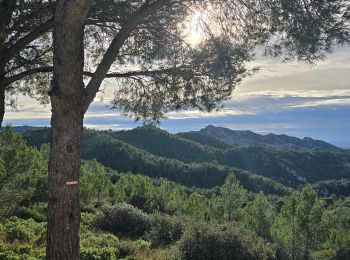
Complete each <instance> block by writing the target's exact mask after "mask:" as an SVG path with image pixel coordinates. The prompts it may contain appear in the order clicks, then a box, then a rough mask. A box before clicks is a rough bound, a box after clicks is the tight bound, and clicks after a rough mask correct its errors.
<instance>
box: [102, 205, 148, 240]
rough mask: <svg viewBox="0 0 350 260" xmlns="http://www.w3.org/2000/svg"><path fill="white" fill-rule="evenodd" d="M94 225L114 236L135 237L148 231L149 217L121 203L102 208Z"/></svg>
mask: <svg viewBox="0 0 350 260" xmlns="http://www.w3.org/2000/svg"><path fill="white" fill-rule="evenodd" d="M95 225H96V226H97V227H98V228H100V229H102V230H105V231H109V232H112V233H114V234H119V235H125V236H131V237H135V236H142V235H144V234H145V232H146V231H149V230H150V228H151V217H150V216H148V215H147V214H146V213H144V212H143V211H142V210H140V209H137V208H135V207H133V206H131V205H129V204H126V203H121V204H116V205H114V206H109V207H105V208H103V209H102V213H101V214H100V215H99V216H98V217H97V219H96V221H95Z"/></svg>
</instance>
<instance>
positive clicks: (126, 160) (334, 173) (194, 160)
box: [24, 126, 350, 193]
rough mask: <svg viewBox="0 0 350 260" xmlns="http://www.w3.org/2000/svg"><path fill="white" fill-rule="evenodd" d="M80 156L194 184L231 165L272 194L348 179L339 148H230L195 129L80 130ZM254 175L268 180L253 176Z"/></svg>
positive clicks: (209, 181) (213, 179)
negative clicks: (185, 131)
mask: <svg viewBox="0 0 350 260" xmlns="http://www.w3.org/2000/svg"><path fill="white" fill-rule="evenodd" d="M24 136H25V138H26V139H27V141H28V143H29V144H30V145H36V146H40V145H41V144H42V143H48V142H49V130H48V129H42V130H36V131H29V132H27V133H26V134H25V135H24ZM193 136H195V138H192V137H193ZM83 158H84V159H91V158H96V159H97V160H98V161H100V162H101V163H103V164H104V165H105V166H108V167H111V168H113V169H116V170H119V171H132V172H135V173H142V174H145V175H148V176H151V177H166V178H168V179H170V180H174V181H177V182H180V183H182V184H185V185H188V186H199V187H214V186H217V185H220V184H222V182H223V180H224V179H225V177H226V175H227V172H228V171H230V170H232V168H235V171H236V172H237V173H238V172H240V173H241V177H240V178H238V179H241V182H242V184H244V185H247V186H250V189H253V190H257V189H259V188H260V189H261V187H265V190H269V192H272V193H275V192H277V193H278V192H280V187H277V186H276V185H275V184H276V182H278V183H281V184H283V185H286V186H290V187H293V188H296V187H298V186H299V185H301V184H305V183H316V182H319V181H327V180H339V179H342V178H344V179H347V178H350V155H349V153H347V152H345V151H343V150H341V149H338V150H336V151H334V150H333V149H331V150H324V149H323V150H315V151H310V150H302V149H300V150H291V149H286V150H280V149H273V148H266V147H260V146H247V147H246V146H244V147H235V146H231V145H228V144H225V143H224V142H221V141H220V140H218V139H215V138H214V137H208V138H205V135H204V134H203V133H201V132H199V134H196V135H194V134H193V132H192V133H190V134H189V135H187V134H178V135H174V134H170V133H168V132H166V131H164V130H161V129H159V128H156V127H151V126H147V127H139V128H135V129H133V130H128V131H118V132H114V131H94V130H86V131H85V132H84V148H83ZM239 169H241V170H239ZM247 171H249V172H250V173H247ZM253 173H254V174H256V175H254V174H253ZM257 175H260V176H264V177H267V178H268V179H267V178H265V179H264V178H263V179H258V178H257V177H258V176H257ZM248 176H249V178H248ZM269 179H272V180H274V181H275V182H272V181H271V180H269ZM267 180H268V181H267ZM252 183H254V184H253V185H252ZM257 183H260V184H259V185H257Z"/></svg>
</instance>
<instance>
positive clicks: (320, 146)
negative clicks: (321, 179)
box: [194, 125, 342, 151]
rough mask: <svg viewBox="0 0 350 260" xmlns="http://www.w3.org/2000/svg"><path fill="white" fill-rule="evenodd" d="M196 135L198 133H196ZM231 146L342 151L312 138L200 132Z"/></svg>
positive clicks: (211, 130) (217, 130)
mask: <svg viewBox="0 0 350 260" xmlns="http://www.w3.org/2000/svg"><path fill="white" fill-rule="evenodd" d="M194 133H196V132H194ZM199 133H201V134H206V135H208V136H211V137H215V138H216V139H218V140H220V141H222V142H224V143H226V144H230V145H235V146H252V145H253V146H261V147H266V148H273V149H278V150H286V149H288V150H290V149H297V150H300V149H302V150H309V151H319V150H326V151H341V150H342V149H341V148H339V147H336V146H334V145H332V144H329V143H326V142H324V141H320V140H314V139H312V138H310V137H305V138H303V139H299V138H297V137H293V136H288V135H276V134H267V135H260V134H257V133H254V132H251V131H238V130H231V129H227V128H223V127H216V126H212V125H209V126H207V127H205V128H203V129H202V130H200V131H199Z"/></svg>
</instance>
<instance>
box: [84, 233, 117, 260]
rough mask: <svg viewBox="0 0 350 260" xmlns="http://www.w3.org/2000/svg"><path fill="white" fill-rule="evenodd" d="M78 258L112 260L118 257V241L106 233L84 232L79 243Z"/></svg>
mask: <svg viewBox="0 0 350 260" xmlns="http://www.w3.org/2000/svg"><path fill="white" fill-rule="evenodd" d="M80 246H81V249H80V257H81V259H82V260H97V259H101V260H112V259H117V256H118V255H119V248H120V243H119V239H118V238H117V237H116V236H114V235H112V234H106V233H92V232H91V231H85V232H84V233H83V234H82V237H81V242H80Z"/></svg>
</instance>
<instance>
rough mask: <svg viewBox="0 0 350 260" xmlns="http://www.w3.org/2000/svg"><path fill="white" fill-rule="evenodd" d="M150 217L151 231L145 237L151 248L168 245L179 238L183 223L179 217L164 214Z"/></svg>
mask: <svg viewBox="0 0 350 260" xmlns="http://www.w3.org/2000/svg"><path fill="white" fill-rule="evenodd" d="M152 217H153V219H152V229H151V231H150V232H149V233H148V234H147V236H148V238H149V239H150V240H151V241H152V244H153V246H159V245H169V244H172V243H174V242H176V241H177V240H179V239H180V238H181V236H182V233H183V230H184V222H183V220H182V219H181V218H180V217H177V216H169V215H165V214H153V215H152Z"/></svg>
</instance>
